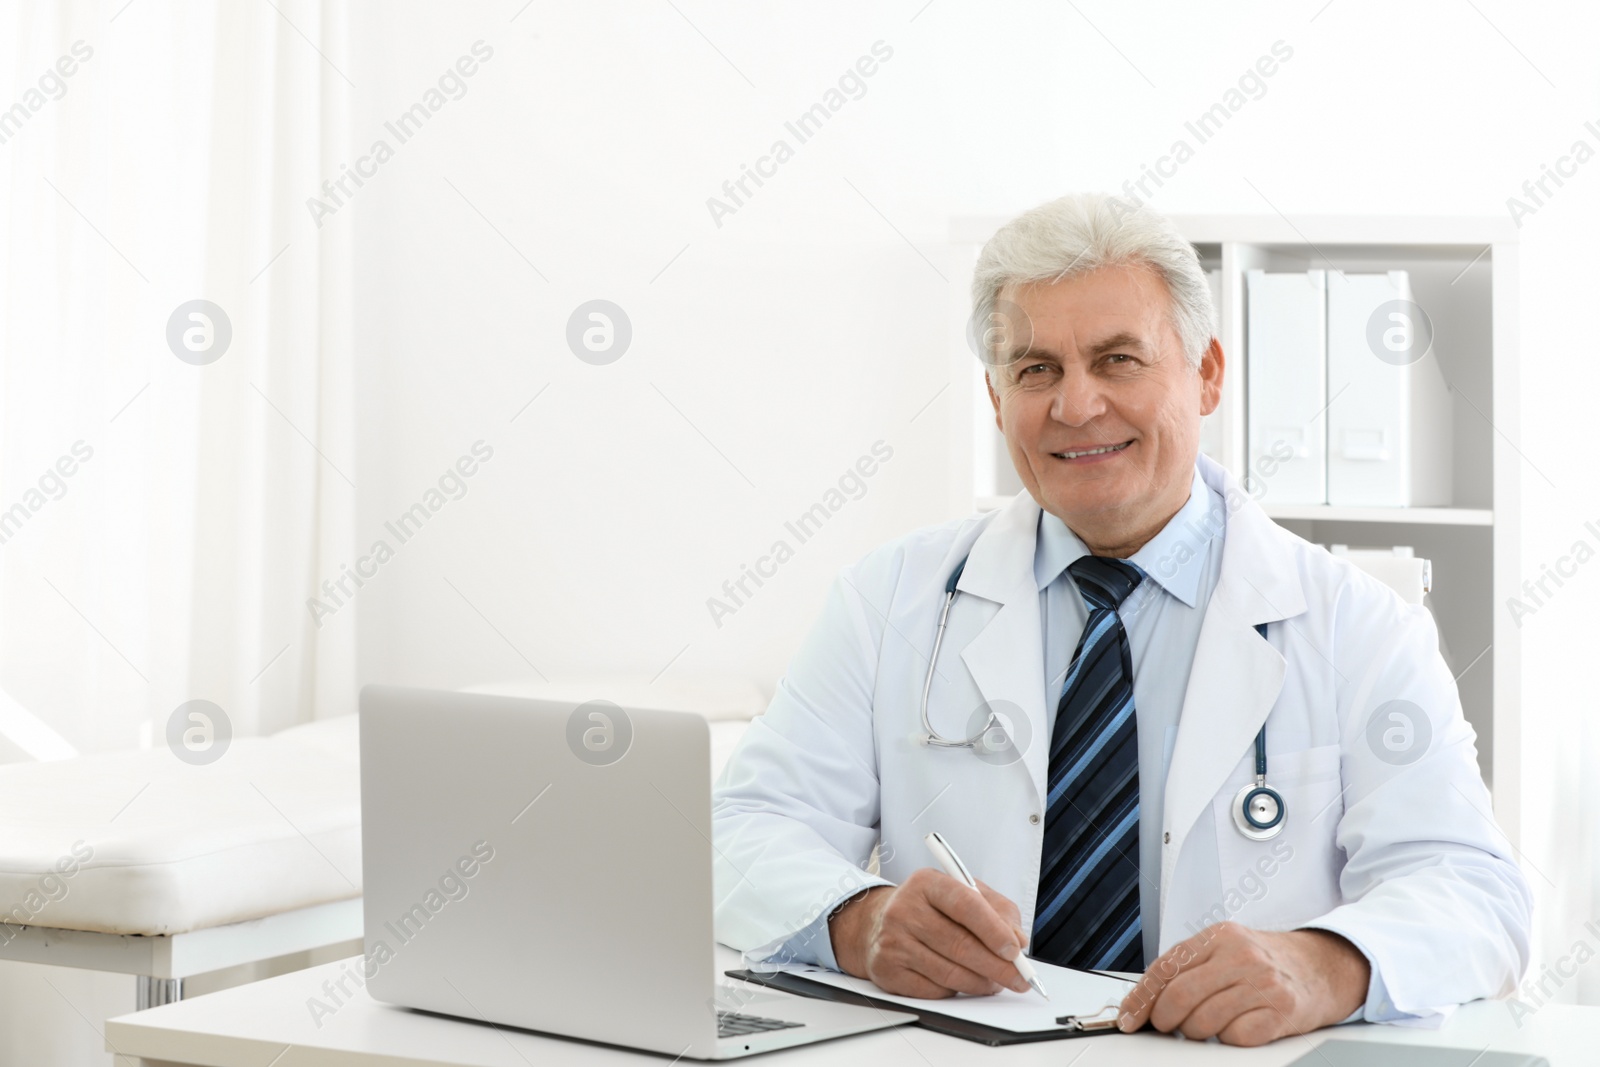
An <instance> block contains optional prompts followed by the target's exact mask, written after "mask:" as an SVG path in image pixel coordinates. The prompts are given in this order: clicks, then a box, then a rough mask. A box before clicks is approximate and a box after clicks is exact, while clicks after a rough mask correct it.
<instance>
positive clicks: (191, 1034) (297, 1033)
mask: <svg viewBox="0 0 1600 1067" xmlns="http://www.w3.org/2000/svg"><path fill="white" fill-rule="evenodd" d="M718 953H719V955H718V962H719V965H720V969H721V970H726V969H728V968H730V967H736V966H738V956H737V954H736V953H734V952H732V951H731V950H728V949H722V948H719V949H718ZM342 969H347V968H346V967H345V965H344V964H342V963H340V962H335V963H328V964H323V965H322V966H320V967H313V968H310V969H309V970H304V971H296V972H294V973H292V974H285V975H280V976H278V977H276V978H269V979H267V980H265V981H262V982H256V983H254V984H252V985H245V986H239V987H237V988H234V989H227V990H224V991H222V992H220V993H212V994H209V995H207V996H203V997H196V998H194V999H193V1000H185V1001H181V1002H179V1003H176V1004H168V1005H164V1006H162V1007H159V1008H152V1009H150V1010H149V1011H142V1012H135V1013H134V1014H131V1015H123V1016H120V1017H118V1018H115V1019H112V1020H110V1021H109V1022H108V1023H106V1048H107V1050H108V1051H111V1052H114V1053H116V1054H117V1055H118V1059H117V1067H179V1065H198V1067H267V1065H268V1064H271V1065H272V1067H334V1065H339V1067H529V1065H530V1064H546V1063H562V1064H578V1065H584V1064H594V1065H605V1067H622V1065H624V1064H633V1063H637V1064H656V1065H658V1067H659V1065H662V1064H665V1063H666V1058H665V1057H662V1056H657V1055H654V1054H650V1053H635V1052H630V1051H628V1050H625V1049H615V1048H609V1047H606V1046H601V1045H591V1044H586V1043H584V1042H579V1041H567V1040H563V1039H561V1038H553V1037H544V1036H540V1035H537V1034H531V1033H527V1032H524V1031H512V1030H504V1029H497V1028H495V1027H491V1026H487V1025H484V1024H481V1023H475V1022H467V1021H464V1020H459V1019H451V1018H445V1017H442V1016H434V1015H426V1014H422V1013H420V1012H412V1011H406V1010H404V1009H400V1008H394V1007H390V1006H388V1005H384V1004H378V1003H376V1002H374V1001H373V1000H372V999H371V998H369V997H367V996H366V994H365V992H358V993H356V995H355V996H354V997H353V998H351V999H349V1000H348V1001H346V1002H345V1004H344V1005H343V1007H341V1008H340V1009H339V1010H338V1011H337V1012H336V1013H335V1014H334V1015H332V1016H331V1017H324V1018H323V1019H322V1025H321V1027H320V1028H319V1027H318V1026H317V1024H316V1023H315V1022H313V1020H312V1016H311V1013H310V1011H309V1009H308V1008H307V1001H308V1000H309V999H310V998H311V997H313V996H320V995H322V994H321V987H322V983H323V982H324V981H325V980H327V979H329V978H331V977H336V976H337V975H338V974H339V973H340V971H341V970H342ZM1329 1038H1339V1039H1347V1040H1364V1041H1389V1042H1395V1043H1407V1044H1429V1045H1449V1046H1453V1047H1456V1048H1462V1049H1467V1050H1469V1052H1468V1053H1467V1054H1465V1055H1463V1057H1462V1061H1461V1062H1462V1067H1466V1065H1467V1064H1468V1063H1470V1062H1471V1060H1472V1058H1473V1056H1475V1055H1476V1054H1477V1053H1478V1052H1479V1051H1481V1050H1482V1049H1484V1048H1485V1047H1489V1048H1493V1049H1498V1050H1505V1051H1522V1052H1535V1053H1538V1054H1539V1055H1542V1056H1545V1057H1547V1058H1548V1059H1549V1060H1550V1063H1551V1067H1579V1065H1588V1064H1592V1063H1594V1062H1595V1058H1596V1054H1595V1047H1596V1045H1597V1043H1600V1008H1591V1007H1570V1006H1565V1005H1559V1004H1552V1005H1549V1006H1547V1007H1545V1008H1543V1009H1541V1010H1539V1011H1538V1012H1536V1013H1534V1014H1533V1015H1531V1016H1524V1017H1523V1019H1522V1026H1521V1027H1520V1028H1519V1027H1518V1026H1517V1024H1516V1021H1515V1020H1514V1019H1513V1017H1512V1014H1511V1011H1510V1008H1509V1006H1508V1005H1507V1004H1506V1003H1505V1002H1502V1001H1476V1002H1474V1003H1472V1004H1467V1005H1465V1006H1463V1007H1462V1008H1460V1009H1459V1010H1458V1011H1457V1012H1456V1013H1455V1015H1454V1016H1452V1018H1451V1019H1450V1021H1449V1022H1448V1023H1446V1024H1445V1026H1444V1028H1443V1029H1442V1030H1436V1031H1428V1030H1411V1029H1405V1028H1401V1027H1394V1026H1369V1025H1366V1024H1364V1023H1355V1024H1351V1025H1349V1026H1339V1027H1334V1028H1332V1029H1327V1030H1319V1031H1316V1032H1315V1033H1313V1034H1311V1035H1309V1036H1308V1037H1306V1038H1298V1037H1294V1038H1286V1039H1284V1040H1282V1041H1278V1042H1276V1043H1275V1044H1272V1045H1269V1046H1266V1047H1263V1048H1255V1049H1240V1048H1231V1047H1228V1046H1225V1045H1220V1044H1209V1043H1201V1042H1191V1041H1180V1040H1178V1039H1176V1038H1173V1037H1168V1036H1166V1035H1162V1034H1156V1033H1153V1032H1150V1033H1141V1034H1111V1035H1107V1036H1102V1037H1090V1038H1079V1039H1075V1040H1069V1041H1042V1042H1036V1043H1032V1044H1024V1045H1011V1046H1008V1047H1004V1048H989V1047H987V1046H985V1045H979V1044H976V1043H974V1042H971V1041H962V1040H959V1039H957V1038H953V1037H945V1036H943V1035H940V1034H934V1033H930V1032H928V1031H926V1030H923V1029H920V1028H918V1027H914V1026H903V1027H897V1028H896V1029H893V1030H884V1031H879V1032H876V1033H870V1034H863V1035H860V1036H856V1037H847V1038H841V1039H839V1040H837V1041H825V1042H822V1043H820V1044H816V1045H807V1046H803V1047H800V1048H794V1049H789V1050H786V1051H783V1052H776V1053H770V1054H768V1056H757V1057H754V1058H753V1059H751V1060H749V1061H747V1062H750V1063H766V1062H770V1063H772V1064H773V1065H774V1067H807V1065H811V1064H828V1065H829V1067H842V1065H844V1064H853V1063H863V1064H871V1065H872V1067H943V1065H945V1064H949V1065H951V1067H958V1065H961V1067H964V1065H966V1064H970V1063H973V1062H975V1061H982V1062H985V1063H996V1064H1000V1063H1004V1064H1018V1065H1020V1064H1039V1065H1044V1064H1048V1065H1050V1067H1064V1065H1067V1064H1070V1063H1072V1062H1073V1061H1074V1059H1075V1058H1076V1057H1078V1056H1080V1055H1082V1054H1084V1053H1086V1052H1088V1051H1089V1050H1091V1049H1093V1050H1094V1058H1093V1060H1092V1061H1090V1062H1091V1064H1092V1065H1110V1064H1116V1063H1138V1064H1141V1065H1145V1064H1150V1065H1154V1067H1161V1065H1163V1064H1183V1065H1185V1067H1190V1065H1195V1067H1207V1065H1214V1064H1227V1065H1229V1067H1279V1065H1282V1064H1286V1063H1290V1062H1292V1061H1293V1060H1295V1059H1296V1058H1297V1057H1299V1056H1302V1055H1304V1054H1305V1053H1306V1052H1307V1051H1308V1050H1309V1049H1310V1048H1311V1047H1312V1045H1313V1044H1315V1043H1318V1042H1321V1041H1325V1040H1328V1039H1329Z"/></svg>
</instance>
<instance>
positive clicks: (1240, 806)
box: [1233, 784, 1288, 841]
mask: <svg viewBox="0 0 1600 1067" xmlns="http://www.w3.org/2000/svg"><path fill="white" fill-rule="evenodd" d="M1287 814H1288V809H1287V807H1286V805H1285V804H1284V802H1283V797H1282V795H1280V794H1279V792H1278V791H1277V790H1276V789H1273V788H1272V787H1271V786H1268V785H1260V784H1253V785H1247V786H1245V787H1244V788H1243V789H1241V790H1239V795H1238V796H1236V797H1234V798H1233V824H1234V825H1235V826H1237V827H1238V828H1239V832H1240V833H1241V834H1243V835H1244V836H1246V837H1248V838H1249V839H1250V840H1252V841H1270V840H1272V839H1273V838H1274V837H1277V836H1278V835H1279V834H1280V833H1282V832H1283V819H1284V816H1285V815H1287Z"/></svg>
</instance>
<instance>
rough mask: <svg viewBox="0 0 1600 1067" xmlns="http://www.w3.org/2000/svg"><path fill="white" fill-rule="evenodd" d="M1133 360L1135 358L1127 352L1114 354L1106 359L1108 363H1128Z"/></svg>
mask: <svg viewBox="0 0 1600 1067" xmlns="http://www.w3.org/2000/svg"><path fill="white" fill-rule="evenodd" d="M1132 359H1133V357H1132V356H1130V355H1128V354H1127V353H1126V352H1113V353H1111V354H1110V355H1109V356H1107V357H1106V361H1107V362H1116V361H1118V360H1120V361H1123V362H1127V361H1129V360H1132Z"/></svg>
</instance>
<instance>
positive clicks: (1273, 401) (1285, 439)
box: [1245, 270, 1329, 504]
mask: <svg viewBox="0 0 1600 1067" xmlns="http://www.w3.org/2000/svg"><path fill="white" fill-rule="evenodd" d="M1245 293H1246V297H1247V300H1246V309H1245V325H1246V335H1245V336H1246V341H1245V344H1246V350H1247V355H1246V359H1245V391H1246V393H1247V394H1248V396H1247V405H1246V406H1247V408H1248V411H1247V412H1246V420H1245V422H1246V427H1247V428H1246V436H1247V438H1248V444H1247V447H1246V451H1247V452H1248V456H1247V457H1246V462H1247V463H1248V464H1249V472H1248V475H1247V477H1246V481H1245V488H1246V489H1247V490H1248V491H1249V492H1250V494H1251V496H1253V497H1255V498H1256V499H1257V500H1258V501H1260V502H1262V503H1273V504H1325V503H1327V502H1328V489H1327V466H1328V462H1327V426H1328V423H1327V419H1326V414H1327V411H1326V409H1327V407H1328V396H1329V394H1328V354H1327V272H1326V271H1321V270H1307V271H1300V272H1297V273H1276V272H1268V271H1263V270H1251V271H1248V272H1246V274H1245ZM1269 472H1270V473H1269Z"/></svg>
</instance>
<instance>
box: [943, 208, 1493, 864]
mask: <svg viewBox="0 0 1600 1067" xmlns="http://www.w3.org/2000/svg"><path fill="white" fill-rule="evenodd" d="M1005 221H1006V220H1005V218H1004V217H1001V216H978V215H969V216H964V217H959V218H954V219H951V220H950V230H949V233H950V242H949V247H948V249H947V252H948V254H949V256H950V260H949V264H950V268H951V275H952V281H955V280H957V279H958V278H959V279H960V282H961V283H962V284H959V285H957V286H953V287H952V288H953V289H955V291H957V292H959V293H961V294H965V293H966V292H967V291H968V287H967V285H966V284H965V283H966V282H968V281H970V279H971V276H972V268H973V267H974V266H975V265H976V263H977V258H978V251H979V247H980V246H981V245H982V244H983V242H984V241H986V240H987V239H988V238H989V237H990V236H991V235H992V234H993V233H994V231H995V230H996V229H997V228H998V227H999V226H1000V225H1002V224H1003V223H1004V222H1005ZM1172 221H1173V222H1174V224H1176V225H1177V227H1178V228H1179V230H1180V232H1182V233H1183V234H1184V235H1185V236H1186V237H1187V238H1188V239H1189V240H1190V242H1191V243H1193V244H1194V246H1195V248H1196V251H1197V252H1198V253H1199V255H1200V259H1201V263H1202V266H1204V267H1205V268H1207V269H1216V270H1220V271H1221V292H1220V294H1219V298H1220V304H1219V307H1218V338H1219V340H1220V341H1221V342H1222V347H1223V351H1224V352H1225V353H1226V354H1227V356H1228V366H1227V375H1226V377H1225V379H1224V381H1223V393H1222V399H1221V404H1220V406H1219V407H1218V410H1217V412H1216V413H1215V414H1214V415H1213V416H1212V419H1213V420H1214V421H1213V424H1212V429H1213V437H1214V440H1213V442H1212V443H1211V444H1210V445H1208V454H1210V455H1212V457H1213V458H1215V459H1217V460H1218V461H1219V462H1220V463H1221V464H1222V465H1223V466H1224V467H1226V468H1228V469H1229V470H1230V471H1232V472H1233V473H1234V475H1235V477H1242V476H1243V475H1244V473H1245V470H1246V466H1247V462H1246V461H1247V455H1246V438H1245V415H1246V406H1247V405H1246V397H1245V390H1244V379H1245V363H1246V356H1247V352H1246V348H1247V344H1246V342H1247V338H1246V330H1245V326H1246V322H1245V311H1246V308H1245V292H1244V288H1245V285H1244V283H1245V277H1246V274H1247V273H1248V272H1249V271H1250V270H1252V269H1263V270H1279V271H1299V270H1305V269H1308V268H1311V267H1321V268H1326V269H1332V270H1343V271H1350V272H1377V271H1386V270H1397V269H1398V270H1405V271H1407V272H1408V273H1409V274H1410V277H1411V281H1412V284H1413V287H1414V292H1415V293H1416V296H1415V297H1414V299H1416V300H1417V301H1418V302H1419V303H1422V304H1424V305H1425V306H1426V307H1427V308H1428V309H1429V314H1430V315H1431V317H1432V319H1433V322H1434V326H1435V331H1436V332H1435V343H1436V348H1437V351H1438V352H1439V354H1440V359H1441V361H1442V363H1443V368H1444V372H1445V375H1446V380H1447V381H1448V382H1449V384H1450V387H1451V390H1452V393H1453V394H1454V398H1453V411H1452V425H1451V440H1452V445H1451V449H1452V453H1453V461H1454V462H1453V467H1454V474H1453V479H1452V484H1451V490H1452V499H1453V500H1455V501H1456V502H1458V505H1459V506H1446V507H1418V508H1389V507H1340V506H1331V505H1293V504H1276V503H1270V502H1264V503H1263V507H1264V509H1265V510H1266V512H1267V514H1268V515H1269V516H1271V517H1272V518H1273V519H1275V520H1277V521H1278V522H1281V523H1284V524H1285V525H1290V526H1291V528H1294V529H1296V530H1297V532H1299V533H1301V534H1304V535H1306V536H1307V537H1309V538H1310V539H1311V540H1312V541H1316V542H1328V541H1348V542H1351V543H1354V542H1356V541H1362V540H1365V541H1370V542H1372V545H1373V547H1381V546H1383V545H1389V544H1403V545H1409V546H1411V547H1412V548H1413V550H1414V551H1415V553H1416V555H1417V556H1419V557H1422V558H1425V559H1429V560H1430V561H1431V562H1432V564H1433V574H1434V589H1433V591H1432V593H1431V594H1430V598H1431V599H1430V606H1431V608H1432V610H1433V613H1434V618H1435V621H1436V622H1437V624H1438V629H1439V635H1440V644H1441V652H1443V653H1444V655H1445V659H1446V662H1447V663H1448V664H1450V665H1451V668H1452V671H1459V672H1460V673H1461V675H1462V677H1461V678H1460V679H1459V681H1458V682H1457V686H1458V690H1459V692H1460V696H1461V703H1462V707H1463V710H1464V711H1465V713H1466V716H1467V720H1468V722H1470V723H1471V724H1472V725H1473V727H1474V728H1475V729H1476V730H1477V734H1478V756H1479V762H1480V766H1481V767H1482V769H1483V771H1484V776H1485V779H1486V780H1487V781H1488V782H1489V784H1490V785H1491V786H1492V788H1493V797H1494V806H1495V814H1496V817H1497V819H1498V821H1499V823H1500V826H1501V827H1502V829H1504V830H1505V831H1506V834H1507V836H1508V837H1510V839H1511V841H1512V843H1513V844H1516V843H1517V842H1519V841H1520V840H1521V839H1522V837H1523V833H1522V830H1523V828H1522V806H1521V796H1522V786H1523V782H1524V780H1525V778H1524V775H1525V772H1524V768H1523V760H1522V733H1523V725H1522V717H1521V696H1522V693H1521V688H1522V687H1521V635H1520V634H1519V633H1518V631H1517V628H1516V625H1515V623H1514V621H1513V620H1512V619H1511V618H1510V617H1509V616H1508V614H1507V612H1506V611H1505V609H1504V608H1503V607H1501V605H1504V604H1506V603H1507V602H1508V600H1509V599H1510V598H1511V597H1514V596H1516V595H1517V594H1518V590H1519V588H1520V584H1521V580H1522V578H1521V561H1520V557H1519V545H1518V539H1519V530H1518V527H1517V517H1518V515H1519V512H1520V493H1521V471H1520V470H1519V464H1520V462H1521V459H1520V456H1519V455H1518V454H1517V452H1516V450H1515V448H1514V447H1513V446H1512V445H1511V444H1510V442H1513V441H1515V440H1516V439H1517V436H1518V433H1519V430H1520V419H1519V417H1518V412H1519V408H1520V403H1519V396H1518V388H1517V375H1516V361H1517V357H1518V351H1517V349H1518V340H1519V334H1520V324H1519V318H1518V297H1517V266H1518V248H1517V239H1518V236H1519V235H1518V232H1517V229H1516V226H1515V224H1513V223H1512V222H1511V220H1509V219H1506V218H1503V217H1500V216H1486V217H1474V218H1463V217H1431V218H1429V217H1417V216H1410V217H1386V216H1381V215H1364V216H1326V215H1320V216H1319V215H1308V216H1300V217H1297V218H1295V219H1294V220H1293V222H1292V223H1291V222H1290V221H1289V220H1286V219H1284V218H1282V217H1280V216H1276V215H1267V216H1259V215H1258V216H1239V215H1206V216H1174V217H1173V219H1172ZM970 313H971V309H970V307H969V306H968V305H967V303H966V301H965V299H961V300H958V301H952V307H951V321H950V336H951V346H950V352H951V356H950V359H951V370H952V380H953V384H954V386H955V389H954V390H953V393H952V399H953V400H955V402H954V403H952V404H951V430H952V434H953V435H954V443H953V445H952V450H951V460H952V462H951V464H950V469H951V506H952V510H951V514H962V513H965V512H967V511H969V509H970V508H971V507H972V506H973V504H974V503H976V505H977V507H978V508H979V509H980V510H984V511H991V510H994V509H996V508H1000V507H1003V506H1004V505H1005V504H1006V502H1007V501H1008V500H1010V498H1011V495H1012V494H1014V493H1015V492H1016V491H1017V490H1018V489H1020V488H1021V483H1020V482H1019V480H1018V479H1017V477H1016V473H1015V471H1014V470H1013V469H1012V466H1011V462H1010V458H1009V456H1008V454H1007V449H1006V446H1005V443H1004V441H1003V440H1002V439H1001V438H1000V435H999V434H998V433H997V432H996V431H995V427H994V413H993V411H992V410H991V409H990V404H989V398H988V395H987V391H986V390H985V388H984V385H983V376H982V368H981V365H980V364H979V361H978V360H977V359H975V358H974V354H973V352H972V350H971V348H970V347H969V345H968V342H967V334H966V328H967V320H968V316H969V315H970ZM1490 420H1493V421H1492V422H1491V421H1490ZM975 497H976V500H974V498H975ZM1330 523H1351V524H1358V523H1359V524H1365V526H1366V529H1346V530H1343V531H1337V530H1330V529H1326V528H1324V526H1323V524H1330ZM1309 524H1317V525H1316V527H1315V528H1308V525H1309ZM1469 670H1470V673H1468V671H1469Z"/></svg>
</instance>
